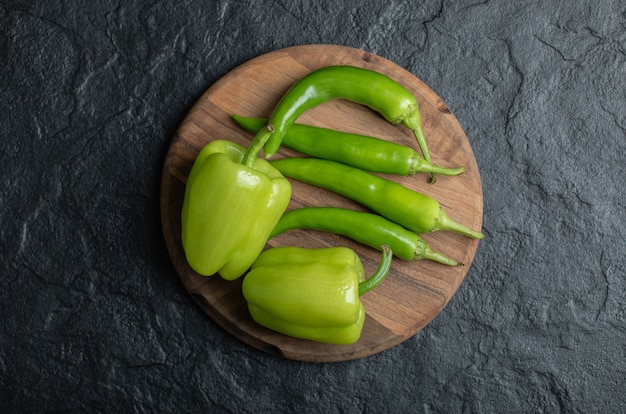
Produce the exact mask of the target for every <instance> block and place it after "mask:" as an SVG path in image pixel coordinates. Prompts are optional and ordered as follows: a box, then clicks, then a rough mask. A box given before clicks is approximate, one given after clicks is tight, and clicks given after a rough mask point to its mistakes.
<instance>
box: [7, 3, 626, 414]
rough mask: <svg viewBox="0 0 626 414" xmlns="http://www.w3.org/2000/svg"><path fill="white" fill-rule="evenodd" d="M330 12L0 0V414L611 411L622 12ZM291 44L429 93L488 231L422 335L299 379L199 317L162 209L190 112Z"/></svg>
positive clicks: (609, 6) (314, 6) (621, 260)
mask: <svg viewBox="0 0 626 414" xmlns="http://www.w3.org/2000/svg"><path fill="white" fill-rule="evenodd" d="M342 3H343V2H337V1H335V0H333V1H330V0H322V1H315V2H313V1H311V2H308V1H303V0H295V1H270V0H268V1H251V0H250V1H237V0H225V1H200V0H184V1H180V0H177V1H160V2H153V1H147V0H137V1H129V2H126V1H119V0H118V1H110V0H98V1H91V0H78V1H74V2H65V1H60V0H47V1H26V0H4V1H3V2H2V4H1V5H0V53H1V54H0V117H1V118H0V136H1V138H0V139H1V141H0V220H1V228H0V245H1V252H2V260H1V263H0V274H1V278H0V310H1V317H0V340H1V341H0V412H3V413H5V412H8V413H22V412H23V413H40V412H59V413H75V412H87V411H89V412H107V413H111V412H113V413H115V412H138V413H144V412H145V413H148V412H150V413H152V412H214V413H221V412H225V413H229V412H232V413H235V412H236V413H252V412H255V413H259V412H260V413H263V412H301V413H352V412H364V413H375V412H419V413H435V412H441V413H453V412H465V413H485V412H505V411H507V412H550V413H555V412H563V413H594V412H598V413H617V412H626V397H625V396H624V390H625V389H626V379H625V378H626V280H625V274H626V258H625V253H626V195H625V194H626V191H625V190H626V184H625V177H626V171H625V165H626V95H625V94H626V4H625V3H624V2H623V1H622V0H603V1H601V2H598V1H596V0H579V1H571V0H558V1H542V0H536V1H509V0H492V1H487V0H485V1H477V0H462V1H451V0H443V1H440V0H426V1H423V2H410V1H407V0H404V1H398V0H389V1H384V2H382V1H376V0H353V1H351V2H345V5H343V4H342ZM310 43H334V44H341V45H346V46H351V47H355V48H360V49H363V50H366V51H369V52H372V53H375V54H378V55H380V56H383V57H385V58H387V59H390V60H392V61H394V62H395V63H397V64H398V65H401V66H403V67H405V68H407V69H408V70H409V71H411V72H412V73H413V74H414V75H416V76H417V77H419V78H420V79H422V80H423V81H425V82H426V83H427V84H428V85H430V86H431V87H432V89H434V90H435V91H436V92H437V93H438V94H439V96H441V97H442V98H443V100H444V101H445V102H446V103H447V105H448V106H449V107H450V108H451V109H452V111H453V112H454V113H455V115H456V116H457V118H458V119H459V121H460V122H461V124H462V125H463V127H464V129H465V131H466V132H467V135H468V138H469V139H470V141H471V143H472V145H473V148H474V150H475V155H476V158H477V160H478V164H479V167H480V169H481V175H482V183H483V191H484V206H485V213H484V232H485V234H486V238H485V240H484V241H483V242H482V243H481V244H480V247H479V249H478V253H477V256H476V260H475V262H474V264H473V265H472V267H471V269H470V271H469V274H468V276H467V278H466V280H465V282H464V283H463V284H462V286H461V288H460V289H459V291H458V292H457V294H456V295H455V296H454V298H453V299H452V301H451V302H450V304H449V306H448V307H446V308H445V309H444V311H443V312H442V313H441V314H440V315H439V316H438V317H437V318H436V319H435V320H434V321H433V322H432V323H431V324H430V325H428V326H427V327H426V328H425V329H424V330H423V331H421V332H419V333H418V334H417V335H415V336H414V337H412V338H410V339H409V340H407V341H406V342H404V343H403V344H401V345H399V346H396V347H394V348H392V349H390V350H387V351H385V352H383V353H380V354H377V355H375V356H372V357H368V358H365V359H361V360H357V361H351V362H344V363H335V364H317V365H315V364H308V363H301V362H294V361H289V360H283V359H279V358H275V357H270V356H267V355H265V354H263V353H261V352H259V351H256V350H254V349H251V348H249V347H248V346H247V345H245V344H243V343H241V342H239V341H237V340H236V339H234V338H233V337H231V336H230V335H228V334H227V333H225V332H224V331H223V330H222V329H221V328H219V327H218V326H217V325H216V324H215V323H214V322H212V321H211V320H210V319H209V318H208V317H206V316H205V315H204V314H203V313H202V311H201V310H200V308H199V307H198V306H197V305H195V303H194V302H193V301H192V300H191V298H190V297H189V296H188V295H187V294H186V292H185V291H184V289H183V287H182V285H181V283H180V282H179V280H178V278H177V275H176V273H175V271H174V268H173V266H172V264H171V263H170V261H169V258H168V256H167V252H166V249H165V246H164V242H163V236H162V233H161V228H160V218H159V217H160V216H159V185H160V174H161V168H162V162H163V160H164V157H165V153H166V151H167V149H168V146H169V144H170V142H171V139H172V137H173V134H174V132H175V130H176V128H177V126H178V125H179V123H180V122H181V120H182V118H183V117H184V115H185V114H186V112H187V111H188V110H189V109H190V107H191V106H192V105H193V103H194V102H195V101H196V99H197V98H198V97H199V96H200V95H201V94H202V93H203V92H204V91H205V90H206V89H207V88H208V87H209V86H211V85H212V84H213V83H214V82H215V81H216V80H217V79H219V78H220V77H221V76H223V75H224V74H226V73H227V72H228V71H230V70H232V69H233V68H235V67H236V66H238V65H239V64H241V63H243V62H245V61H247V60H249V59H251V58H253V57H255V56H258V55H260V54H263V53H267V52H270V51H272V50H275V49H277V48H282V47H287V46H294V45H299V44H310ZM241 99H245V97H241Z"/></svg>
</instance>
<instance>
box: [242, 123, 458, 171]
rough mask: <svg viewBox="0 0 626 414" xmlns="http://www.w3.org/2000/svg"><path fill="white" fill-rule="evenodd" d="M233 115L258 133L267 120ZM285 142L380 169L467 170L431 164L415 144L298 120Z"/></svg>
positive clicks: (365, 167) (318, 154) (321, 155)
mask: <svg viewBox="0 0 626 414" xmlns="http://www.w3.org/2000/svg"><path fill="white" fill-rule="evenodd" d="M233 119H234V120H235V122H237V123H238V124H239V125H240V126H242V127H243V128H245V129H246V130H247V131H248V132H253V133H255V134H256V133H257V132H259V131H260V130H261V129H262V128H263V127H264V126H265V125H267V123H268V120H267V119H266V118H248V117H244V116H240V115H237V114H234V115H233ZM282 144H283V145H284V146H286V147H288V148H291V149H293V150H296V151H299V152H301V153H303V154H306V155H310V156H312V157H316V158H323V159H326V160H333V161H337V162H341V163H343V164H347V165H351V166H353V167H356V168H360V169H363V170H367V171H372V172H379V173H387V174H400V175H405V176H408V175H413V174H416V173H422V172H428V173H437V174H441V175H448V176H450V175H459V174H461V173H462V172H463V171H464V170H465V169H464V168H463V167H458V168H445V167H439V166H435V165H432V164H431V163H430V162H428V161H426V160H425V159H424V158H423V157H422V156H420V155H419V154H418V153H417V152H415V151H414V150H413V149H412V148H410V147H407V146H404V145H400V144H396V143H394V142H389V141H385V140H382V139H379V138H374V137H369V136H365V135H359V134H351V133H348V132H341V131H336V130H333V129H328V128H320V127H315V126H311V125H303V124H297V123H295V124H293V125H291V126H290V127H289V129H287V132H286V133H285V136H284V138H283V141H282Z"/></svg>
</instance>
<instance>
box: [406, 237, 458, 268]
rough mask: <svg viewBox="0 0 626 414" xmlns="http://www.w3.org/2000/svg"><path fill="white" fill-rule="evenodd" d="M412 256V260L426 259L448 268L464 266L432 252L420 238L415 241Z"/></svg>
mask: <svg viewBox="0 0 626 414" xmlns="http://www.w3.org/2000/svg"><path fill="white" fill-rule="evenodd" d="M413 254H414V256H413V260H422V259H426V260H432V261H433V262H437V263H441V264H445V265H448V266H465V264H463V263H459V262H457V261H456V260H453V259H450V258H449V257H447V256H444V255H443V254H441V253H439V252H436V251H434V250H433V249H431V248H430V246H429V245H428V244H426V242H425V241H424V239H422V238H421V237H420V238H419V239H418V241H417V248H416V249H415V252H414V253H413Z"/></svg>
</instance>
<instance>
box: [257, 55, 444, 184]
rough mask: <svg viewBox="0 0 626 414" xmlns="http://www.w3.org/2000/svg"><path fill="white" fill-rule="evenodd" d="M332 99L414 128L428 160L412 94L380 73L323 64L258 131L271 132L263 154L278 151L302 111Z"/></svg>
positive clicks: (291, 91) (293, 89) (283, 100)
mask: <svg viewBox="0 0 626 414" xmlns="http://www.w3.org/2000/svg"><path fill="white" fill-rule="evenodd" d="M334 99H346V100H349V101H352V102H356V103H359V104H361V105H365V106H367V107H369V108H371V109H373V110H374V111H376V112H378V113H380V114H381V115H382V116H383V117H384V118H385V119H387V120H388V121H389V122H391V123H394V124H402V125H404V126H406V127H407V128H409V129H410V130H412V131H413V134H414V135H415V138H416V139H417V143H418V145H419V147H420V150H421V151H422V155H423V156H424V159H425V160H426V161H428V162H429V163H430V162H431V160H430V152H429V151H428V146H427V145H426V139H425V138H424V133H423V131H422V121H421V118H420V113H419V105H418V103H417V100H416V99H415V97H414V96H413V94H411V92H410V91H408V90H407V89H406V88H404V87H403V86H402V85H400V84H399V83H397V82H396V81H394V80H393V79H391V78H389V77H387V76H385V75H383V74H382V73H378V72H376V71H373V70H368V69H364V68H359V67H354V66H327V67H323V68H321V69H318V70H315V71H313V72H311V73H309V74H308V75H306V76H304V77H303V78H301V79H300V80H299V81H297V82H296V83H294V84H293V85H292V86H291V88H290V89H289V90H288V91H287V93H286V94H285V95H284V96H283V97H282V98H281V100H280V101H279V103H278V105H277V106H276V108H275V109H274V112H273V113H272V116H271V118H270V120H269V122H268V124H267V125H266V127H265V128H264V129H262V130H261V131H259V133H258V134H268V135H270V138H269V140H268V141H267V145H266V146H265V149H264V150H265V157H266V158H270V157H272V156H273V155H274V154H275V153H276V152H277V151H278V148H279V147H280V144H281V141H282V139H283V137H284V134H285V132H286V131H287V129H289V127H290V126H291V124H293V123H294V122H295V121H296V119H297V118H298V117H299V116H300V115H301V114H302V113H304V112H305V111H306V110H308V109H311V108H314V107H315V106H318V105H321V104H323V103H325V102H328V101H331V100H334ZM433 181H434V175H433Z"/></svg>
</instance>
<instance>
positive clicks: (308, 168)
mask: <svg viewBox="0 0 626 414" xmlns="http://www.w3.org/2000/svg"><path fill="white" fill-rule="evenodd" d="M270 163H271V164H272V165H273V166H274V167H276V169H277V170H278V171H280V172H281V173H282V174H284V175H285V176H287V177H291V178H294V179H296V180H298V181H302V182H305V183H308V184H312V185H316V186H318V187H321V188H325V189H327V190H330V191H333V192H335V193H337V194H341V195H343V196H345V197H347V198H350V199H352V200H354V201H356V202H357V203H360V204H361V205H363V206H365V207H368V208H369V209H371V210H373V211H375V212H377V213H378V214H380V215H382V216H383V217H385V218H387V219H389V220H391V221H393V222H395V223H397V224H399V225H401V226H403V227H405V228H407V229H409V230H412V231H415V232H417V233H420V234H423V233H429V232H432V231H437V230H452V231H455V232H458V233H460V234H463V235H465V236H468V237H471V238H474V239H482V238H483V234H482V233H480V232H478V231H474V230H472V229H470V228H468V227H466V226H464V225H462V224H460V223H458V222H456V221H454V220H452V219H451V218H450V217H448V215H447V214H446V213H445V211H443V209H442V208H441V205H440V204H439V202H438V201H437V200H435V199H433V198H431V197H429V196H427V195H425V194H422V193H419V192H417V191H413V190H411V189H409V188H407V187H404V186H403V185H401V184H399V183H396V182H395V181H391V180H388V179H385V178H382V177H379V176H377V175H374V174H370V173H368V172H366V171H363V170H360V169H358V168H354V167H351V166H348V165H344V164H341V163H338V162H335V161H328V160H321V159H317V158H284V159H280V160H275V161H271V162H270Z"/></svg>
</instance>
